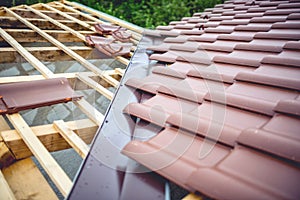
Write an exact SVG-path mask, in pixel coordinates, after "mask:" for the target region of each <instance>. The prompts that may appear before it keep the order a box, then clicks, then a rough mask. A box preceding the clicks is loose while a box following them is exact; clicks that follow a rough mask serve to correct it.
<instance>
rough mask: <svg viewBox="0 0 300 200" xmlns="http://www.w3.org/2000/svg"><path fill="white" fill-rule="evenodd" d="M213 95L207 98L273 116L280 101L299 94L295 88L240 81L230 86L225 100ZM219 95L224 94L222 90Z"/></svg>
mask: <svg viewBox="0 0 300 200" xmlns="http://www.w3.org/2000/svg"><path fill="white" fill-rule="evenodd" d="M252 81H256V80H252ZM245 91H247V93H245ZM212 95H213V94H211V95H210V96H208V97H207V99H209V100H213V101H217V102H220V103H225V102H226V104H228V105H232V106H235V107H238V108H243V109H246V110H251V111H254V112H258V113H262V114H266V115H271V116H272V115H274V111H273V110H274V108H275V107H276V104H277V102H278V101H280V100H291V99H295V98H296V97H297V96H298V95H299V94H298V92H295V91H293V90H287V89H282V88H277V87H271V86H265V85H258V84H256V83H255V82H254V83H250V82H242V81H239V82H236V83H234V84H233V85H232V86H230V87H228V89H227V90H226V101H225V102H224V99H222V98H221V99H218V98H217V95H215V96H216V98H214V99H213V97H214V96H212ZM219 95H223V96H224V94H221V93H220V92H219ZM221 97H222V96H221Z"/></svg>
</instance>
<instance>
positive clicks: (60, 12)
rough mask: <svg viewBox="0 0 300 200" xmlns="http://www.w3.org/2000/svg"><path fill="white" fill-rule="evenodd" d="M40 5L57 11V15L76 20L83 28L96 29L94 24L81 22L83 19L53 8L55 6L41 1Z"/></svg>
mask: <svg viewBox="0 0 300 200" xmlns="http://www.w3.org/2000/svg"><path fill="white" fill-rule="evenodd" d="M41 5H42V6H43V7H45V8H47V9H48V10H51V11H52V12H55V13H58V14H59V15H61V16H63V17H65V18H66V19H68V20H71V21H74V22H76V23H77V24H80V25H81V26H83V27H85V28H87V29H90V30H92V31H96V30H95V28H94V26H91V25H89V24H88V23H85V22H83V21H81V20H79V19H76V18H75V17H73V16H71V15H69V14H67V13H65V12H62V11H60V10H57V9H55V8H53V7H51V6H49V5H47V4H43V3H42V4H41Z"/></svg>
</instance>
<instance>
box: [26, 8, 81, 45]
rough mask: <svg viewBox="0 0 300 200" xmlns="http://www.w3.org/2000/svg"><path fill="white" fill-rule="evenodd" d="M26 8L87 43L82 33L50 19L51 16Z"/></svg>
mask: <svg viewBox="0 0 300 200" xmlns="http://www.w3.org/2000/svg"><path fill="white" fill-rule="evenodd" d="M25 8H26V9H28V10H30V11H31V12H33V13H35V14H36V15H38V16H40V17H42V18H44V19H46V20H48V21H49V22H51V23H53V24H55V25H56V26H58V27H59V28H61V29H63V30H65V31H69V32H70V33H72V34H73V35H74V36H76V37H78V38H80V39H81V40H82V41H85V36H84V35H82V34H81V33H79V32H78V31H74V30H73V29H72V28H70V27H68V26H66V25H64V24H62V23H60V22H58V21H57V20H55V19H52V18H51V17H49V16H47V15H45V14H43V13H42V12H40V11H38V10H36V9H34V8H31V7H30V6H27V5H25Z"/></svg>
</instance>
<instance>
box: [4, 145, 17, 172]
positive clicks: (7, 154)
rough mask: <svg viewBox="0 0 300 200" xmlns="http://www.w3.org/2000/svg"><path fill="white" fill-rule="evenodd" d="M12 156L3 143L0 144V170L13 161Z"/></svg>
mask: <svg viewBox="0 0 300 200" xmlns="http://www.w3.org/2000/svg"><path fill="white" fill-rule="evenodd" d="M15 160H16V159H15V157H14V155H13V154H12V153H11V152H10V150H9V148H8V147H7V146H6V144H5V143H4V142H2V141H1V142H0V169H2V168H4V167H8V166H9V165H11V164H12V163H13V162H14V161H15Z"/></svg>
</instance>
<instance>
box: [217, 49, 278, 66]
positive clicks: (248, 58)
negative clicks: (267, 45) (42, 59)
mask: <svg viewBox="0 0 300 200" xmlns="http://www.w3.org/2000/svg"><path fill="white" fill-rule="evenodd" d="M272 54H273V53H270V52H257V51H244V50H243V51H242V50H235V51H233V52H232V53H230V54H228V55H226V56H215V57H214V59H213V60H214V61H215V62H221V63H229V64H236V65H246V66H251V67H259V66H260V63H261V61H262V60H263V59H265V58H266V57H267V56H269V55H272Z"/></svg>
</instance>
